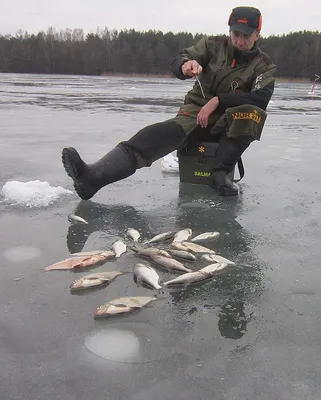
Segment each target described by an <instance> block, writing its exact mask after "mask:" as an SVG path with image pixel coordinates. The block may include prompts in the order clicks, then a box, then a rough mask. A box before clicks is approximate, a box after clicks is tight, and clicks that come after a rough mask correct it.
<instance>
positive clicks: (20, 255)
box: [3, 246, 41, 262]
mask: <svg viewBox="0 0 321 400" xmlns="http://www.w3.org/2000/svg"><path fill="white" fill-rule="evenodd" d="M3 255H4V257H5V258H6V259H7V260H9V261H12V262H25V261H28V260H34V259H35V258H38V257H39V256H40V255H41V250H40V249H37V248H36V247H30V246H16V247H10V248H8V249H6V250H5V251H4V252H3Z"/></svg>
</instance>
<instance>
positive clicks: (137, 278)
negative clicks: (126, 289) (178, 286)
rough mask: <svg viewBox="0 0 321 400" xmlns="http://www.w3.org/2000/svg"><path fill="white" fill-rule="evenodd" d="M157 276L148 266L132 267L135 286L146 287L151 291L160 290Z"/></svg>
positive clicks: (138, 265)
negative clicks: (151, 289)
mask: <svg viewBox="0 0 321 400" xmlns="http://www.w3.org/2000/svg"><path fill="white" fill-rule="evenodd" d="M159 279H160V278H159V275H158V273H157V272H156V271H155V270H154V268H152V267H151V266H150V265H145V264H140V263H138V264H136V265H135V267H134V282H135V283H137V285H142V286H144V285H145V286H148V287H150V288H153V289H161V286H160V284H159Z"/></svg>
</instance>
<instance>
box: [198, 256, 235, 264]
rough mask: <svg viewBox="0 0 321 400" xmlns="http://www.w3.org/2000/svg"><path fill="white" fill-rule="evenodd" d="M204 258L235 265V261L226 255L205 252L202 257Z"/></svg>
mask: <svg viewBox="0 0 321 400" xmlns="http://www.w3.org/2000/svg"><path fill="white" fill-rule="evenodd" d="M201 258H203V259H204V260H207V261H215V262H218V263H226V264H228V265H235V263H234V262H233V261H230V260H228V259H227V258H225V257H222V256H219V255H218V254H203V255H202V257H201Z"/></svg>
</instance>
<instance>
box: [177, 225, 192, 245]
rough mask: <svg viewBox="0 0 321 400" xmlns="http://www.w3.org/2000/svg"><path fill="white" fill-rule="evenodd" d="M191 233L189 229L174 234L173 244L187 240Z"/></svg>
mask: <svg viewBox="0 0 321 400" xmlns="http://www.w3.org/2000/svg"><path fill="white" fill-rule="evenodd" d="M192 233H193V232H192V229H190V228H187V229H182V230H181V231H178V232H176V233H175V235H174V239H173V243H174V242H183V241H184V240H188V239H189V238H190V237H191V236H192Z"/></svg>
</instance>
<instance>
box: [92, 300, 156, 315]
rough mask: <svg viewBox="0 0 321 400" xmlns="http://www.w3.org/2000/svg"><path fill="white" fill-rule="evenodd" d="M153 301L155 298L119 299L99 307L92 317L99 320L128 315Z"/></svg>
mask: <svg viewBox="0 0 321 400" xmlns="http://www.w3.org/2000/svg"><path fill="white" fill-rule="evenodd" d="M155 300H157V297H154V296H135V297H119V298H117V299H113V300H110V301H108V302H107V303H105V304H102V305H101V306H99V307H98V308H97V309H96V310H95V313H94V317H95V318H101V317H108V316H110V315H119V314H126V313H130V312H132V311H136V310H140V309H141V308H143V307H145V306H147V305H148V304H149V303H151V302H152V301H155Z"/></svg>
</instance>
